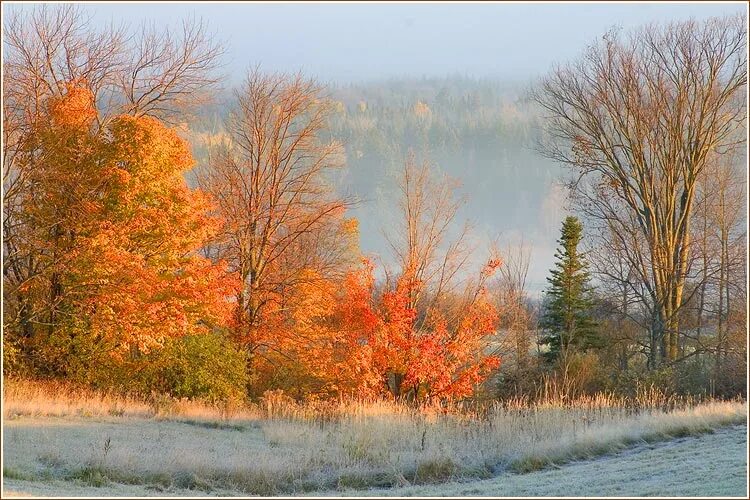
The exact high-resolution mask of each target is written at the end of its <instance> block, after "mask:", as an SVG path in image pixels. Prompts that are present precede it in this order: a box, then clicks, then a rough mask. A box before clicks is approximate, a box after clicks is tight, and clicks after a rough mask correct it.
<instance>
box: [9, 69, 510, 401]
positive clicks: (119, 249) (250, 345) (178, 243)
mask: <svg viewBox="0 0 750 500" xmlns="http://www.w3.org/2000/svg"><path fill="white" fill-rule="evenodd" d="M237 96H238V99H237V105H236V107H235V111H234V112H233V114H232V115H231V117H230V118H229V119H228V121H227V124H226V126H227V130H228V131H229V133H230V135H231V138H232V140H231V142H230V144H229V145H226V146H225V147H222V148H220V149H217V150H215V151H212V155H211V160H210V161H209V163H208V164H207V165H203V166H201V168H200V169H199V170H198V179H199V187H198V188H196V189H191V188H190V187H188V185H187V183H186V181H185V175H186V173H188V172H189V171H190V170H192V169H193V168H194V167H195V162H194V160H193V157H192V155H191V152H190V144H188V142H186V140H185V139H183V138H182V137H180V136H179V135H178V133H177V131H176V130H174V129H172V128H170V127H168V126H167V125H165V124H164V123H163V122H161V121H160V120H159V119H157V118H155V117H152V116H133V115H129V114H123V115H119V116H113V117H110V118H109V119H108V120H100V116H99V114H98V112H97V109H96V106H95V98H94V94H93V93H92V91H91V90H90V89H89V86H88V83H87V82H86V81H85V80H74V81H71V82H69V83H68V84H67V87H66V89H65V91H64V92H63V93H62V94H61V95H58V96H52V97H49V98H48V99H46V100H44V101H43V110H42V111H41V113H40V115H39V117H38V119H36V120H35V121H34V127H33V129H32V131H31V133H29V134H27V135H26V137H25V138H24V142H23V145H22V146H21V147H20V149H19V154H18V155H17V158H16V162H17V163H16V168H17V169H18V171H21V172H24V173H27V174H28V179H27V180H26V184H25V186H26V189H25V192H24V196H23V197H22V199H21V201H20V204H19V206H18V211H17V217H16V219H15V221H16V223H17V224H18V226H17V228H16V235H17V236H18V238H17V239H16V240H15V241H16V242H18V245H19V246H18V250H19V252H20V253H21V254H23V255H24V256H25V257H26V258H27V259H28V260H27V263H29V264H30V265H31V266H32V272H29V273H28V277H27V279H25V280H24V282H23V283H22V284H21V286H19V287H17V288H16V290H15V292H16V296H15V298H16V300H17V303H18V304H19V314H18V316H17V319H16V321H13V322H11V323H10V325H9V326H11V327H12V328H13V329H14V331H15V332H17V334H16V335H17V336H16V335H14V338H17V339H18V342H17V344H15V345H17V346H18V348H20V350H21V352H22V353H23V355H24V356H27V357H28V358H30V359H33V361H32V362H31V363H30V364H31V366H34V367H35V368H34V370H35V371H36V372H38V373H48V374H50V375H53V376H58V377H66V376H69V375H70V373H69V369H68V368H69V366H70V361H71V359H76V361H78V362H80V361H81V359H83V358H90V359H92V360H95V359H97V356H100V355H106V356H108V357H110V358H114V359H123V360H124V359H126V358H127V359H131V360H132V359H133V357H134V356H135V357H138V356H142V355H143V354H146V353H149V352H150V351H153V350H158V349H160V348H161V347H162V346H163V345H164V344H165V342H166V341H167V340H168V339H174V338H180V337H184V336H195V335H205V334H209V333H212V334H215V333H216V332H224V334H226V335H227V336H228V337H229V338H230V339H232V340H233V342H234V343H235V344H236V345H237V346H238V347H239V348H241V349H242V350H244V351H245V352H246V356H247V370H248V376H249V381H250V382H249V390H250V393H251V394H252V393H260V392H262V391H263V390H266V389H276V388H281V389H284V390H287V391H289V392H291V393H296V395H298V396H304V395H309V394H317V395H320V396H324V397H327V396H354V395H357V396H363V395H368V396H380V395H390V396H393V397H396V398H408V399H412V400H421V399H425V398H439V399H446V398H454V397H464V396H468V395H470V394H472V392H473V391H474V389H475V388H476V387H477V384H479V383H480V382H481V381H482V380H483V379H484V378H485V377H486V376H487V375H488V374H489V372H490V371H491V370H492V369H493V368H496V367H497V366H498V364H499V360H498V359H497V358H496V357H494V356H490V355H485V354H484V351H485V346H486V342H485V340H486V337H487V336H488V335H490V334H492V333H493V332H494V330H495V324H496V321H497V317H498V313H497V311H496V310H495V308H494V307H493V305H492V304H491V301H490V300H489V299H488V297H487V296H486V294H485V292H484V282H485V280H486V279H487V278H488V277H489V276H490V275H491V274H492V272H494V270H495V269H496V268H497V267H498V266H499V265H500V261H499V260H497V259H495V260H490V261H489V263H488V264H487V265H486V266H485V268H484V269H482V270H481V272H479V273H477V279H476V280H474V281H472V280H468V281H467V284H466V287H465V290H464V291H462V292H459V291H458V289H457V287H456V286H454V285H455V283H453V282H454V281H455V278H456V277H457V276H458V274H459V273H458V271H459V268H461V267H462V266H463V264H464V263H465V259H463V260H462V258H463V257H462V256H461V255H460V252H459V251H458V250H459V248H461V244H460V241H459V242H453V243H451V242H448V241H447V231H446V229H447V228H448V226H449V225H450V223H451V222H452V221H453V218H454V217H455V213H456V207H457V205H456V204H455V203H454V202H453V201H452V194H453V192H452V185H451V184H450V183H447V181H444V182H443V181H439V182H437V183H431V182H432V181H430V180H429V171H428V170H427V166H424V165H423V166H420V167H418V166H417V165H416V164H415V163H414V160H413V158H410V159H409V160H407V163H406V165H405V167H404V171H403V177H404V182H406V183H411V184H410V185H409V188H408V189H405V190H403V192H402V195H403V197H404V199H403V200H402V206H403V207H405V210H404V213H403V217H404V224H405V226H404V227H405V228H407V231H408V232H409V234H408V237H407V238H406V239H404V240H399V239H398V238H394V239H393V241H402V244H401V248H399V249H397V251H396V253H397V255H398V256H399V257H400V261H401V268H400V269H397V270H395V272H393V271H392V272H391V273H389V275H388V279H386V280H385V282H383V283H377V282H376V279H375V277H374V274H375V268H374V265H373V264H372V263H371V262H370V261H369V260H368V259H367V258H364V257H363V256H362V255H361V253H360V251H359V248H358V236H359V234H358V224H357V221H356V219H353V218H351V217H348V216H347V208H348V207H350V206H351V205H352V200H350V199H346V198H341V197H339V196H338V195H337V194H336V193H335V192H334V191H333V189H331V187H330V186H329V184H328V176H329V174H330V172H331V171H333V170H334V169H338V168H340V167H341V166H342V165H343V162H342V159H343V158H342V155H341V145H339V144H336V143H326V142H324V141H322V140H321V137H322V132H324V130H325V127H326V120H327V117H328V113H329V112H330V110H331V107H330V104H329V103H328V102H327V101H326V100H325V98H324V96H323V93H322V89H321V88H320V87H318V86H317V85H316V84H315V83H314V82H312V81H309V80H306V79H304V78H302V77H301V76H299V75H297V76H291V77H290V76H285V75H271V76H268V75H263V74H261V73H259V72H253V73H251V75H250V76H249V78H248V80H247V81H246V82H245V84H244V86H243V87H242V89H241V90H240V91H239V92H238V94H237ZM432 189H438V190H439V192H440V193H441V196H440V197H433V198H431V195H432V194H434V193H433V192H431V190H432ZM431 199H432V200H434V201H437V202H438V203H436V204H434V205H430V203H432V201H430V200H431ZM441 252H443V253H441Z"/></svg>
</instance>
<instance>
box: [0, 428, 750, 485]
mask: <svg viewBox="0 0 750 500" xmlns="http://www.w3.org/2000/svg"><path fill="white" fill-rule="evenodd" d="M104 425H105V426H106V424H104ZM169 425H171V426H175V425H176V424H169ZM184 427H185V429H183V430H185V431H187V430H188V429H190V427H188V426H184ZM112 430H114V429H112ZM195 430H198V431H199V432H198V434H200V430H202V429H195ZM239 434H241V433H238V435H239ZM7 439H8V438H7V435H6V442H5V447H6V448H5V449H6V452H7V450H8V441H7ZM10 439H13V438H12V437H11V438H10ZM747 451H748V450H747V426H746V425H734V426H726V427H721V428H718V429H716V430H715V432H713V433H708V434H703V435H700V436H691V437H684V438H679V439H673V440H670V441H663V442H654V443H650V444H645V443H644V444H640V445H635V446H633V447H631V448H629V449H627V450H625V451H622V452H619V453H615V454H611V455H605V456H602V457H599V458H596V459H592V460H586V461H580V462H573V463H569V464H567V465H563V466H557V467H553V468H549V469H546V470H542V471H538V472H531V473H528V474H514V473H511V472H503V473H501V474H499V475H497V476H495V477H493V478H490V479H486V480H481V481H471V482H461V483H456V482H453V483H445V484H439V485H420V486H407V487H403V488H393V489H371V490H366V491H363V490H335V491H324V492H317V493H315V494H318V495H325V496H340V495H356V496H361V495H363V494H367V495H373V496H386V495H393V496H540V495H541V496H721V497H728V496H733V497H746V496H747V493H748V489H747V488H748V486H747V463H748V462H747ZM7 458H8V457H7V455H6V464H7V463H8V462H7ZM18 458H19V459H20V458H22V457H18ZM6 467H7V465H6ZM4 476H5V474H4ZM3 483H4V484H3V496H27V495H32V496H121V495H122V496H159V495H164V496H183V495H184V496H187V495H198V496H205V495H212V496H214V495H216V496H232V495H234V494H238V493H236V492H232V491H226V490H213V491H210V492H208V493H207V492H205V491H201V490H189V489H178V488H168V489H158V488H157V489H155V487H153V486H152V487H144V486H139V485H123V484H117V483H112V482H110V483H109V484H106V485H104V486H101V487H93V486H87V485H84V484H83V483H81V482H80V481H69V480H66V481H63V480H57V479H49V480H47V481H40V480H37V481H26V480H22V479H14V478H8V477H4V479H3Z"/></svg>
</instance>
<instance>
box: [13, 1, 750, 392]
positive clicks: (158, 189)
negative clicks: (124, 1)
mask: <svg viewBox="0 0 750 500" xmlns="http://www.w3.org/2000/svg"><path fill="white" fill-rule="evenodd" d="M5 22H6V26H5V27H6V29H5V40H4V43H5V45H6V49H7V50H6V53H5V54H6V56H5V60H4V72H3V79H4V81H3V83H4V95H3V133H4V137H3V139H4V141H3V188H4V191H3V194H4V196H3V306H4V316H3V323H4V328H3V354H4V355H3V366H4V370H5V373H6V374H10V375H14V376H32V377H51V378H60V379H72V380H76V381H79V382H84V383H88V384H93V385H95V386H100V387H116V388H118V389H121V390H129V391H134V392H142V393H144V394H148V393H150V392H153V391H157V392H159V391H160V392H165V393H169V394H171V395H174V396H178V397H202V398H208V399H215V400H228V399H242V398H244V397H246V396H248V395H249V396H260V395H262V393H263V392H264V391H266V390H275V389H281V390H284V391H285V392H287V393H289V394H291V395H293V396H295V397H299V398H303V397H313V396H314V397H355V396H356V397H362V396H372V397H380V396H387V397H393V398H396V399H402V400H408V401H420V402H429V401H445V400H449V399H463V398H468V397H472V396H474V397H477V396H480V395H489V396H492V397H494V396H496V395H498V394H502V393H505V392H508V391H510V390H511V389H509V388H511V387H513V388H516V389H513V390H517V391H518V392H529V391H531V390H532V389H530V388H532V387H538V384H539V382H540V381H541V380H543V379H544V377H549V376H550V375H552V376H555V377H562V380H564V381H565V383H568V381H569V380H574V379H576V377H578V378H577V379H576V381H575V384H578V386H580V390H586V389H587V387H586V383H588V382H591V380H588V382H587V381H586V380H585V378H586V377H584V376H582V375H581V374H580V372H581V369H580V368H581V366H592V365H593V364H596V366H600V367H606V366H608V365H607V363H610V362H611V360H612V359H619V361H620V363H619V365H618V366H617V370H612V371H611V373H608V374H607V377H604V378H608V380H610V381H612V380H615V379H617V377H619V376H621V375H622V374H627V373H631V372H633V370H634V369H635V370H636V372H638V373H639V375H638V376H643V377H651V376H652V375H653V374H654V373H658V374H661V373H664V370H673V371H674V370H680V369H681V367H683V366H686V365H687V362H688V361H690V360H692V359H696V360H700V361H701V363H706V362H707V361H708V359H707V357H709V356H710V358H711V368H712V369H713V370H714V372H713V376H712V378H711V380H713V381H716V380H718V379H720V378H721V376H723V375H724V374H726V373H729V374H730V376H729V380H735V379H736V373H735V372H734V371H732V370H736V369H737V366H736V364H737V363H738V362H739V360H740V354H741V351H742V349H746V347H745V346H744V340H743V341H742V342H738V340H737V332H738V331H740V330H741V329H742V328H744V322H745V319H744V317H742V316H741V315H740V310H742V311H744V304H745V303H746V287H745V286H744V282H743V281H741V280H739V279H737V277H738V276H737V275H738V273H743V272H744V269H745V260H744V254H743V253H742V252H744V247H743V246H742V245H743V244H744V234H745V233H743V232H742V231H744V227H743V226H744V224H745V223H746V221H745V220H744V219H743V218H742V214H741V213H740V211H739V208H738V206H737V202H738V201H739V200H741V199H743V197H744V186H743V185H742V184H741V182H739V181H738V176H737V171H736V169H735V168H734V164H733V163H732V158H733V157H732V151H736V150H737V146H738V145H740V144H742V137H741V133H742V132H743V131H744V129H743V126H744V120H745V117H746V102H745V101H744V87H745V85H746V60H745V56H744V47H745V45H746V31H745V28H744V24H742V23H743V22H744V21H743V20H742V19H741V18H739V17H737V18H725V19H714V20H710V21H708V22H705V23H703V24H698V23H692V22H688V23H676V24H673V25H669V26H666V27H649V28H646V29H644V30H642V31H639V32H634V33H633V34H631V35H630V36H629V37H628V38H626V39H622V40H621V39H620V38H618V36H617V34H616V33H612V34H610V35H609V36H608V37H606V38H605V40H604V41H603V42H602V43H601V44H599V45H595V46H592V48H590V49H589V51H587V52H586V53H585V54H584V57H583V58H582V59H581V60H579V61H577V62H574V63H571V64H569V65H567V66H561V67H559V68H558V69H556V70H555V71H553V72H552V73H551V74H550V75H549V76H548V77H546V78H545V79H544V80H542V82H541V83H540V84H539V86H538V87H537V88H536V93H535V94H534V99H535V100H536V102H537V103H538V104H539V105H540V106H541V107H542V108H543V109H544V110H545V111H546V113H547V114H548V116H546V117H545V124H546V126H547V130H548V132H547V133H546V135H545V136H544V137H545V139H547V140H548V141H547V142H544V143H543V144H542V145H541V146H542V148H541V149H542V151H543V152H544V153H545V154H547V155H548V156H550V157H553V158H555V159H556V160H558V161H560V162H562V163H566V164H568V165H570V166H571V167H572V168H573V169H574V171H575V172H576V174H577V176H578V177H577V179H576V182H575V183H572V184H571V192H572V193H573V194H574V195H575V196H574V201H575V203H576V209H577V211H578V212H579V215H580V220H579V219H577V218H573V217H570V218H568V219H566V220H565V222H564V224H563V229H562V236H561V239H560V250H559V253H558V259H559V262H558V265H557V267H556V269H555V270H553V271H552V272H551V277H550V288H549V290H548V292H547V294H546V299H545V301H544V303H543V305H542V307H541V308H540V310H538V311H535V310H534V308H533V307H531V304H530V302H529V300H528V297H527V295H526V292H525V289H524V288H525V274H526V272H527V270H528V258H527V254H526V253H525V252H524V250H523V249H522V248H521V249H515V250H513V249H506V250H505V251H503V252H500V251H499V250H498V249H497V248H490V249H487V251H486V252H484V253H481V250H480V249H478V248H476V247H475V246H474V245H472V244H471V240H470V238H469V234H470V233H469V227H468V226H464V227H463V228H461V227H460V226H459V225H458V224H457V223H458V221H457V216H458V213H459V208H460V207H461V206H462V204H463V203H464V202H465V200H464V199H462V198H461V197H460V196H459V195H458V191H457V189H458V184H457V182H456V180H454V179H452V178H450V177H447V176H441V175H439V174H438V173H437V172H436V171H435V169H434V168H432V166H431V165H430V163H429V162H428V161H425V160H423V159H420V158H419V157H418V156H417V155H416V154H414V153H409V154H407V155H405V156H404V157H403V158H400V159H399V161H400V162H401V164H402V166H401V168H400V169H399V175H398V190H397V192H396V193H395V196H394V200H393V203H394V204H395V205H396V206H397V207H398V213H399V220H398V222H397V223H396V224H394V225H392V227H389V228H387V229H386V230H385V235H384V237H385V239H386V241H387V243H388V245H389V247H390V249H391V251H392V255H393V257H394V259H393V262H394V264H393V265H389V266H386V265H383V264H376V262H375V260H374V259H373V258H371V257H368V256H366V255H364V254H363V253H362V251H361V250H360V248H359V224H358V221H357V220H356V219H354V218H353V217H351V216H350V209H351V208H352V207H353V206H355V205H356V204H357V203H358V200H356V199H354V198H351V197H347V196H342V195H341V194H340V193H338V192H337V191H336V190H335V189H334V188H333V187H332V184H331V182H330V180H331V178H332V176H334V175H335V173H336V172H337V171H340V170H341V169H342V168H344V167H345V164H346V162H345V155H344V146H343V144H342V143H340V142H339V141H337V140H336V139H335V137H336V136H337V135H338V134H332V133H331V129H332V127H334V126H336V125H335V123H336V120H337V116H339V115H338V114H337V113H338V111H337V108H338V107H339V106H340V104H341V103H340V102H339V101H337V100H334V99H331V98H330V97H329V95H328V92H327V90H326V89H325V88H323V87H322V86H321V85H319V84H318V83H317V82H315V81H314V80H312V79H309V78H306V77H304V75H301V74H292V75H289V74H268V73H264V72H262V71H261V70H260V69H253V70H251V71H249V72H248V75H247V77H246V78H245V80H244V81H243V82H242V84H241V85H239V86H238V87H237V89H236V90H235V91H234V94H233V98H232V102H233V104H232V106H231V110H230V112H229V113H228V114H227V116H226V117H225V119H224V121H223V124H222V127H223V130H224V131H225V134H226V137H225V139H224V140H222V141H218V142H216V143H214V144H212V145H211V147H210V148H208V152H207V154H206V158H205V161H204V160H203V159H202V161H201V162H200V164H197V162H196V161H195V159H194V157H193V154H192V148H191V144H190V143H189V142H188V140H187V139H186V137H187V135H186V134H185V130H183V129H182V128H180V127H179V126H175V125H176V124H179V123H182V122H184V121H186V117H188V116H190V115H191V114H194V113H196V112H200V107H201V106H202V105H203V103H205V102H207V100H208V98H209V97H210V96H211V94H212V93H213V92H215V91H216V88H217V84H218V82H219V80H220V79H219V77H218V76H217V75H218V73H217V70H218V67H219V60H220V57H221V55H222V52H223V49H222V47H221V45H220V44H218V43H216V42H214V40H213V38H212V37H211V36H210V34H209V33H208V31H207V27H206V26H205V25H203V24H202V23H200V22H196V21H192V20H188V21H185V22H184V23H183V25H182V27H181V29H180V30H178V31H176V32H175V31H170V30H167V29H165V30H163V31H156V30H154V29H152V28H144V29H142V30H140V31H137V32H132V31H131V30H128V29H126V28H125V27H120V28H117V27H107V28H104V29H94V28H93V27H92V26H90V24H89V22H88V20H87V19H86V18H85V16H84V15H83V13H82V11H81V10H79V9H78V8H76V7H75V6H59V7H55V8H50V7H47V6H43V7H39V8H36V9H33V10H31V11H28V12H25V13H20V12H14V13H13V15H12V16H9V19H7V20H6V21H5ZM438 97H440V96H438ZM440 99H441V102H443V104H444V105H446V106H456V105H460V103H459V104H456V102H454V100H451V99H449V98H448V97H447V96H442V97H440ZM412 111H413V112H414V114H415V116H417V117H418V118H419V119H420V120H425V119H428V118H429V114H430V107H429V104H428V103H425V102H422V101H418V102H416V103H414V107H413V110H412ZM338 126H341V125H340V124H339V125H338ZM188 174H190V175H191V176H193V177H194V179H195V183H194V185H193V186H189V185H188V183H187V181H186V176H187V175H188ZM719 174H721V175H719ZM738 190H739V191H738ZM738 193H739V194H740V195H738ZM582 223H583V224H582ZM585 230H586V231H585ZM584 234H587V235H588V236H587V237H586V238H584ZM579 244H581V245H580V246H579ZM584 247H585V249H584ZM478 252H479V253H481V255H483V257H482V258H481V259H479V260H478V259H477V258H476V257H475V255H476V254H477V253H478ZM477 261H481V265H477V264H476V262H477ZM589 262H590V264H589ZM589 265H591V267H592V273H591V276H590V275H589V274H590V273H589V270H588V269H589ZM376 276H377V278H376ZM592 277H595V278H596V279H595V280H593V281H594V282H595V286H594V285H592V279H591V278H592ZM626 325H627V326H626ZM686 325H690V326H686ZM714 327H715V329H714ZM631 330H632V332H633V334H632V335H630V336H627V337H624V338H623V337H621V336H622V335H623V334H625V333H626V332H628V331H631ZM644 332H645V336H644V335H643V334H644ZM534 335H536V336H537V337H538V338H537V342H534V341H533V339H532V337H533V336H534ZM740 337H742V336H740ZM742 338H744V337H742ZM745 340H746V339H745ZM509 346H510V347H509ZM639 356H642V358H639ZM638 359H642V360H644V363H643V367H642V369H641V368H638V367H637V365H638ZM733 363H734V364H733ZM610 364H611V363H610ZM576 366H578V368H577V369H578V371H579V373H578V375H575V373H574V372H575V371H576V368H575V367H576ZM727 366H732V367H733V368H732V369H730V370H728V369H727ZM604 369H605V368H602V370H604ZM704 371H705V370H703V371H701V373H703V372H704ZM604 378H602V380H604ZM600 382H601V381H600ZM597 383H599V382H597ZM592 384H593V385H592ZM602 384H603V385H602ZM589 385H590V386H591V387H594V385H596V384H595V383H594V382H591V383H590V384H589ZM600 385H601V387H599V386H597V387H596V388H597V389H602V388H607V387H608V386H607V384H606V383H605V382H601V384H600ZM591 387H589V388H591ZM701 389H705V388H704V387H701ZM727 390H734V391H735V392H737V391H738V390H744V388H740V389H737V388H736V387H735V388H733V389H727Z"/></svg>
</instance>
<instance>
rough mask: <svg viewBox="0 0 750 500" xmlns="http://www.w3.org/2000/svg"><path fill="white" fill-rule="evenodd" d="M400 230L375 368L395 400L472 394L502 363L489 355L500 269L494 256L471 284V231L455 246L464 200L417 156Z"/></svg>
mask: <svg viewBox="0 0 750 500" xmlns="http://www.w3.org/2000/svg"><path fill="white" fill-rule="evenodd" d="M400 180H401V182H400V188H401V192H400V194H401V197H400V203H399V208H400V209H401V214H400V215H401V224H400V225H397V226H395V231H394V232H393V233H392V234H391V236H390V237H389V242H390V243H391V246H392V248H393V250H394V254H395V256H396V259H397V262H398V264H399V266H400V267H399V269H398V274H397V275H396V276H393V274H392V273H388V274H389V276H388V282H387V283H386V286H385V289H384V291H383V293H382V296H381V298H380V305H379V308H378V310H379V313H380V316H381V318H382V319H381V323H380V325H379V328H378V329H377V330H376V332H375V334H374V335H373V336H371V338H370V340H369V341H368V345H369V346H370V348H371V349H372V352H373V354H372V356H373V363H374V365H375V367H376V368H375V370H376V372H378V373H379V374H380V375H381V377H382V380H383V382H384V386H385V387H387V389H388V392H390V394H391V395H392V396H393V397H395V398H399V399H400V398H407V399H415V400H416V399H421V398H426V399H431V398H436V399H450V398H458V397H465V396H468V395H470V394H472V393H473V391H474V389H475V387H476V385H477V384H478V383H479V382H481V381H483V380H484V379H485V378H486V377H487V376H488V375H489V373H490V372H491V370H493V369H494V368H496V367H497V366H498V365H499V359H498V358H497V357H496V356H494V355H492V354H488V353H487V352H486V348H487V337H488V336H489V335H491V334H493V333H494V332H495V327H496V323H497V311H496V309H495V307H494V306H493V305H492V304H491V301H490V299H489V297H488V294H487V292H486V286H485V285H486V281H487V279H488V278H489V277H490V276H491V275H492V274H493V273H494V272H495V270H496V269H497V268H498V267H499V266H500V264H501V262H500V260H499V259H498V258H490V259H489V260H488V262H487V263H486V265H485V266H484V268H483V269H482V270H481V272H480V273H479V276H478V278H476V279H468V280H465V281H464V289H463V290H460V285H461V282H460V281H459V279H458V278H459V277H460V276H461V274H462V272H464V271H465V269H466V264H467V262H468V257H469V255H470V253H471V252H470V250H471V249H470V248H469V247H468V245H467V244H466V242H465V237H466V234H467V230H468V226H464V227H463V229H462V230H461V231H460V232H459V233H458V236H457V237H455V238H454V239H453V240H452V241H451V240H449V234H450V229H451V226H452V224H453V222H454V219H455V217H456V214H457V211H458V208H459V207H460V204H461V200H457V199H456V197H455V188H456V184H455V182H454V181H453V180H451V179H450V178H447V177H444V178H442V179H437V180H436V179H433V178H432V177H431V175H430V168H429V164H428V163H426V162H424V163H422V164H421V165H420V164H417V162H416V160H415V158H414V156H413V154H410V155H409V156H408V157H407V159H406V162H405V163H404V168H403V170H402V171H401V177H400Z"/></svg>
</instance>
